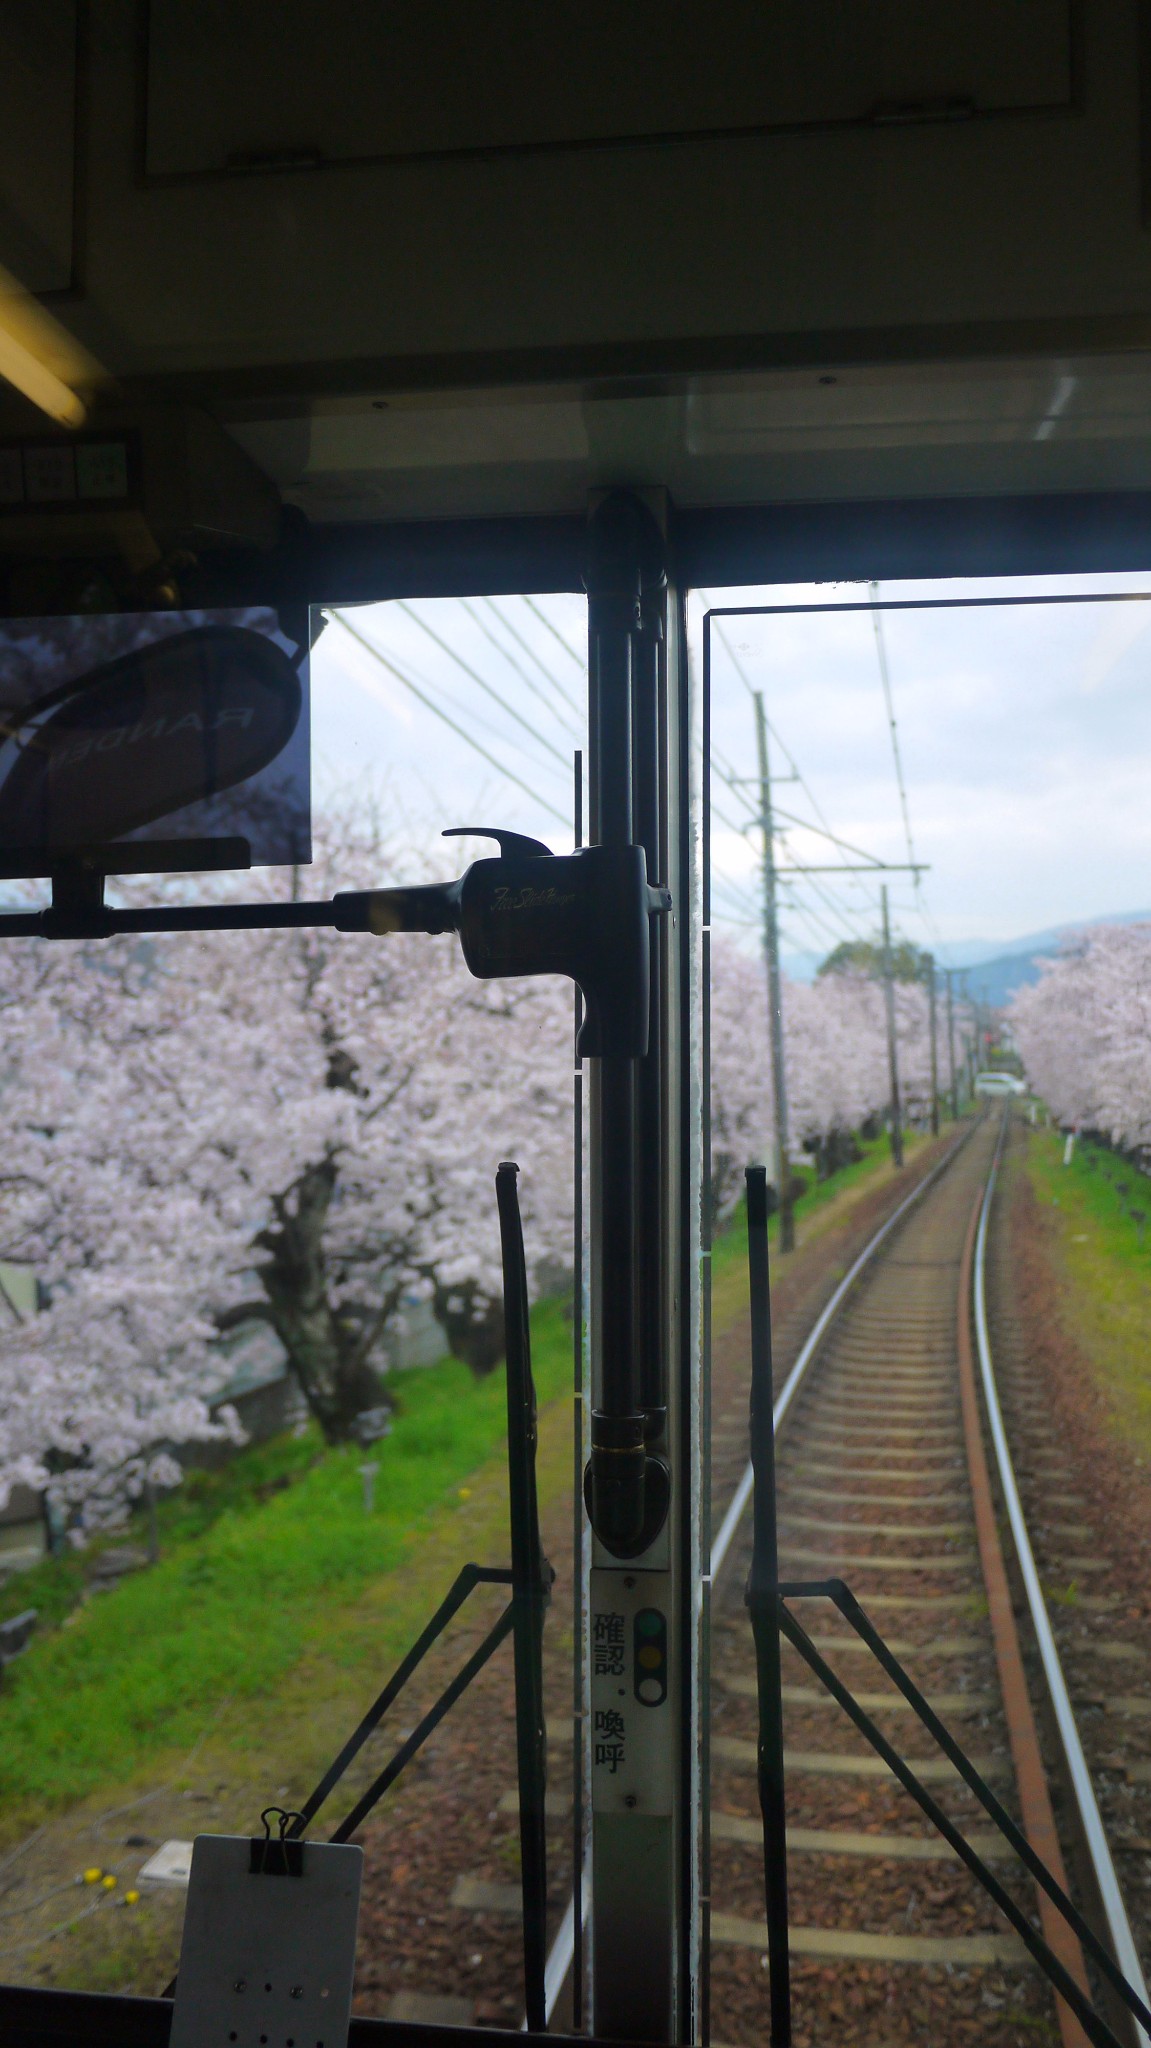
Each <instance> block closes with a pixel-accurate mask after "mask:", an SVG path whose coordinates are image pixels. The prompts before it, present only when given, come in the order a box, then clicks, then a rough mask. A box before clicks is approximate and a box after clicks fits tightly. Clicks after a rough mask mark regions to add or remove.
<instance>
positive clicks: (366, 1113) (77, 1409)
mask: <svg viewBox="0 0 1151 2048" xmlns="http://www.w3.org/2000/svg"><path fill="white" fill-rule="evenodd" d="M388 856H389V850H388V849H387V848H386V847H384V846H383V845H382V844H381V843H380V837H379V834H378V832H377V831H375V830H374V829H371V828H370V826H367V825H365V822H364V821H363V820H360V821H358V822H356V821H353V823H352V824H351V825H350V826H345V828H344V829H342V830H341V831H338V832H333V833H329V834H328V835H327V839H326V843H325V845H324V848H323V851H322V854H321V857H320V859H319V860H318V861H317V864H316V867H315V868H313V869H312V870H311V871H310V874H309V877H308V879H309V886H310V887H314V888H315V889H316V892H317V893H325V894H326V893H329V892H330V890H331V889H332V888H333V887H335V886H343V887H348V886H351V887H355V886H364V885H366V884H368V883H370V882H378V881H379V880H380V879H381V875H382V874H384V875H386V874H387V873H388V872H389V871H390V870H392V869H393V867H394V863H393V861H392V860H391V859H390V858H389V857H388ZM283 886H284V878H283V876H282V875H277V874H275V873H267V874H265V875H263V876H262V877H252V878H247V877H246V878H245V888H246V890H251V889H255V890H259V889H264V890H266V891H267V892H268V893H269V894H272V893H275V892H277V891H282V889H283ZM571 1015H572V1007H571V990H570V984H567V983H561V982H548V981H543V980H539V981H536V980H532V981H524V982H520V983H493V984H481V983H477V982H475V981H473V980H472V978H471V976H470V975H469V974H468V972H467V970H466V968H465V967H464V965H463V962H462V960H461V958H460V956H459V953H458V949H457V948H456V946H455V943H454V941H452V940H451V939H450V938H444V939H438V940H437V939H428V938H424V937H414V936H413V937H408V938H390V939H386V940H380V939H374V938H372V937H363V936H360V935H350V934H338V933H332V932H327V931H300V932H262V933H244V934H240V933H213V934H197V935H181V936H179V937H165V938H163V939H158V940H156V941H154V942H151V941H150V942H147V943H141V942H139V941H131V940H126V939H118V940H114V941H108V942H105V943H104V944H102V945H99V946H96V945H92V946H83V947H79V946H57V947H49V946H46V945H44V944H43V942H39V941H21V942H10V943H9V944H8V945H7V946H6V947H5V948H3V949H2V950H0V1072H2V1073H3V1076H4V1080H3V1083H2V1085H0V1101H2V1103H3V1109H4V1116H5V1132H6V1138H7V1141H8V1142H7V1146H6V1161H5V1170H4V1171H3V1173H0V1257H4V1258H7V1259H9V1260H18V1261H21V1262H24V1263H27V1264H30V1265H32V1266H33V1267H34V1269H35V1270H36V1272H37V1274H38V1275H39V1277H40V1278H41V1280H42V1281H44V1282H45V1284H46V1287H47V1290H48V1296H49V1302H50V1306H49V1307H48V1309H47V1310H46V1311H45V1312H44V1313H42V1314H40V1315H38V1316H36V1317H35V1318H33V1319H29V1321H28V1322H27V1323H26V1324H23V1323H22V1324H18V1325H16V1326H15V1327H13V1328H12V1329H11V1330H10V1331H9V1332H8V1333H7V1335H6V1337H5V1340H4V1343H3V1347H2V1349H0V1484H3V1483H5V1482H7V1483H9V1484H10V1483H11V1481H12V1479H14V1478H21V1479H24V1480H26V1481H28V1482H30V1483H32V1484H34V1485H39V1486H49V1487H50V1489H51V1490H52V1492H53V1493H54V1494H55V1496H56V1497H57V1498H58V1499H59V1500H61V1501H65V1502H68V1503H71V1504H73V1505H77V1504H82V1505H83V1511H84V1514H85V1515H86V1516H87V1517H88V1519H94V1518H96V1517H97V1516H99V1515H100V1514H103V1513H104V1512H105V1511H106V1510H108V1509H109V1507H111V1506H113V1505H114V1504H115V1503H116V1502H118V1501H122V1500H123V1499H124V1497H125V1496H126V1495H129V1494H130V1493H131V1492H132V1491H133V1490H134V1489H135V1488H137V1487H138V1486H139V1484H141V1483H142V1479H143V1477H144V1476H145V1475H146V1474H149V1473H150V1476H152V1477H153V1478H157V1477H163V1478H171V1477H172V1476H173V1472H172V1466H171V1462H170V1459H168V1456H167V1450H166V1446H167V1445H169V1444H178V1443H180V1442H184V1441H187V1440H188V1439H189V1438H191V1437H194V1436H197V1435H208V1434H211V1433H213V1432H214V1431H219V1430H221V1429H226V1428H227V1427H228V1426H229V1422H228V1418H227V1417H226V1416H225V1417H223V1418H219V1417H217V1418H216V1419H213V1416H212V1414H211V1412H210V1409H209V1405H208V1404H209V1402H210V1400H211V1397H212V1394H213V1393H214V1392H217V1391H218V1389H219V1387H220V1384H221V1382H222V1381H223V1379H224V1378H225V1377H226V1365H225V1363H224V1361H223V1360H222V1358H221V1354H220V1349H219V1345H218V1342H217V1339H218V1337H219V1334H220V1332H221V1331H222V1330H226V1329H227V1328H228V1327H229V1326H230V1325H234V1324H236V1323H238V1322H241V1321H244V1320H247V1319H248V1318H250V1317H252V1316H253V1315H258V1316H261V1317H263V1318H264V1319H265V1320H266V1321H268V1322H270V1323H271V1324H272V1325H273V1327H274V1328H275V1330H276V1332H277V1334H278V1336H279V1337H280V1339H281V1341H282V1343H283V1345H284V1347H285V1350H286V1352H287V1355H288V1359H289V1362H290V1364H291V1366H292V1368H293V1370H294V1372H295V1374H296V1377H297V1378H298V1380H299V1383H300V1386H301V1388H302V1390H303V1392H304V1394H305V1397H306V1399H307V1401H308V1403H309V1406H310V1407H311V1409H312V1411H313V1413H314V1414H315V1415H316V1416H317V1418H318V1420H319V1421H320V1423H321V1425H322V1427H323V1429H324V1431H325V1434H326V1435H327V1436H328V1438H329V1439H330V1440H332V1441H339V1440H340V1439H341V1438H344V1437H346V1436H348V1435H349V1434H350V1433H352V1432H353V1431H354V1429H355V1427H356V1418H357V1416H358V1415H360V1414H361V1413H362V1411H363V1410H364V1409H365V1408H370V1407H374V1406H376V1405H378V1404H379V1403H380V1402H381V1400H382V1399H384V1398H386V1397H384V1396H383V1395H382V1393H381V1386H380V1377H379V1371H380V1367H381V1365H382V1363H383V1349H382V1347H383V1339H384V1336H385V1333H386V1331H387V1329H388V1325H389V1323H390V1322H391V1321H392V1320H393V1319H394V1318H395V1317H396V1315H397V1313H398V1312H399V1307H400V1302H401V1297H402V1296H403V1294H404V1293H405V1292H406V1291H407V1290H408V1289H410V1287H411V1286H412V1285H413V1283H414V1284H416V1285H418V1286H423V1287H424V1288H425V1289H427V1290H428V1291H430V1292H432V1293H434V1295H435V1297H436V1300H437V1305H438V1306H439V1308H440V1310H441V1313H442V1316H443V1319H444V1321H445V1325H446V1327H447V1328H448V1330H449V1334H451V1335H452V1336H453V1337H454V1339H455V1342H456V1344H457V1347H458V1348H461V1349H462V1350H464V1351H465V1352H468V1351H469V1348H470V1350H471V1355H472V1356H473V1357H475V1358H476V1361H477V1363H491V1362H493V1358H494V1355H498V1350H499V1348H500V1347H499V1335H500V1332H499V1330H498V1327H497V1328H496V1329H495V1330H494V1331H493V1323H494V1324H496V1325H498V1303H499V1296H500V1270H499V1244H498V1230H497V1226H496V1218H495V1208H494V1199H493V1193H492V1180H493V1175H494V1169H495V1165H496V1163H497V1161H498V1159H499V1158H500V1157H505V1156H509V1155H512V1156H517V1155H518V1156H519V1157H520V1159H521V1161H522V1164H523V1168H524V1174H523V1183H522V1198H523V1207H524V1216H525V1229H526V1233H527V1236H528V1241H529V1243H530V1245H531V1247H532V1251H533V1254H534V1255H535V1256H536V1257H537V1258H545V1259H548V1260H550V1261H551V1262H552V1264H553V1266H554V1264H555V1263H556V1262H557V1261H560V1260H562V1259H564V1258H565V1257H567V1256H568V1253H569V1245H570V1229H571V1164H570V1115H569V1113H568V1112H569V1104H570V1045H571ZM477 1333H478V1334H479V1336H480V1337H482V1338H483V1340H484V1341H483V1343H482V1344H480V1346H479V1350H478V1351H477ZM157 1458H159V1459H160V1460H161V1463H159V1464H156V1463H155V1460H156V1459H157ZM149 1459H152V1460H153V1463H152V1464H151V1466H149V1463H148V1460H149ZM165 1460H167V1462H164V1461H165Z"/></svg>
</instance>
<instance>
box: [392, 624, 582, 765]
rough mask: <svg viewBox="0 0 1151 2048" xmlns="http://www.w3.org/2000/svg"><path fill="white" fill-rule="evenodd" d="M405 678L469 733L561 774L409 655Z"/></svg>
mask: <svg viewBox="0 0 1151 2048" xmlns="http://www.w3.org/2000/svg"><path fill="white" fill-rule="evenodd" d="M374 652H375V658H376V659H377V660H379V659H380V658H381V657H380V650H378V649H376V650H374ZM403 675H404V680H405V682H407V683H408V684H409V685H414V686H415V688H417V689H419V690H423V691H425V692H426V693H427V694H428V695H429V696H431V697H434V698H435V701H436V703H437V705H439V706H441V707H446V708H447V710H448V711H451V712H454V714H455V716H456V717H457V718H461V719H463V720H464V721H465V723H466V724H467V726H468V728H469V730H471V731H474V732H478V733H486V734H487V735H488V736H489V737H490V738H491V739H493V740H494V741H495V742H496V743H497V745H499V746H502V747H514V749H515V751H516V753H517V754H519V755H521V756H522V758H523V760H525V761H526V762H527V763H528V764H529V766H530V767H532V768H535V769H538V770H539V772H540V774H542V775H556V774H558V772H559V771H558V769H556V768H553V766H552V764H551V762H550V761H548V760H541V759H540V758H539V757H538V755H537V754H536V753H535V752H534V750H533V749H532V748H531V747H530V746H529V745H528V744H527V743H526V741H524V740H523V739H521V738H520V736H519V734H518V733H516V732H509V731H508V729H507V727H506V726H504V725H501V724H500V723H499V722H498V720H497V719H496V717H495V716H494V715H490V716H489V715H486V713H485V712H484V711H477V710H476V708H475V705H474V703H465V702H464V701H463V699H462V698H460V697H457V696H456V695H454V693H453V692H452V691H451V690H448V689H445V688H444V685H443V684H442V683H440V682H435V683H433V682H432V681H431V680H430V679H429V678H428V677H427V676H426V675H424V674H423V673H422V671H421V670H420V669H418V668H416V666H415V664H414V663H413V662H411V661H409V660H408V658H407V656H406V655H405V657H404V668H403ZM381 687H382V686H381Z"/></svg>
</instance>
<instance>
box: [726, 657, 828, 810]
mask: <svg viewBox="0 0 1151 2048" xmlns="http://www.w3.org/2000/svg"><path fill="white" fill-rule="evenodd" d="M713 623H714V631H715V634H716V637H717V639H719V640H720V641H721V642H722V644H723V646H724V648H725V649H726V652H727V655H728V658H729V660H730V662H731V665H732V667H733V668H734V670H735V672H736V675H737V676H738V677H739V680H740V682H741V683H742V684H743V687H744V689H745V690H746V691H747V694H748V696H749V697H751V698H753V699H754V697H755V689H754V687H753V685H752V683H751V682H750V680H749V678H748V676H747V674H746V672H745V670H744V668H743V665H742V663H741V662H740V659H739V656H738V655H737V654H736V651H735V649H734V647H733V646H732V644H731V641H730V640H729V639H728V637H727V634H726V632H725V631H724V629H723V627H722V625H721V624H720V623H719V620H718V619H716V620H715V621H714V622H713ZM767 730H768V732H769V734H770V736H771V738H772V739H773V740H774V742H775V744H776V746H777V747H778V748H779V751H780V753H781V754H782V755H783V758H784V760H785V761H786V762H787V765H788V767H789V768H790V770H791V772H792V774H793V775H794V777H795V779H796V781H797V782H798V783H799V786H800V788H801V789H802V790H803V792H804V794H805V795H806V797H807V801H808V803H809V804H810V805H811V808H812V810H813V811H814V812H815V815H816V817H817V818H818V819H819V821H820V823H821V824H822V825H824V826H827V814H826V812H825V811H824V810H823V807H822V805H821V804H820V803H819V802H818V800H817V798H816V796H815V793H814V791H813V789H812V787H811V784H810V783H809V782H808V780H807V777H806V776H805V775H804V773H803V770H802V769H801V768H800V766H799V763H798V761H797V760H796V758H795V755H794V754H793V753H792V752H791V749H790V747H788V745H787V743H786V741H785V740H783V739H782V738H781V736H780V734H779V732H778V731H777V729H776V727H775V726H774V725H773V724H772V722H771V720H770V718H769V719H768V720H767ZM828 829H829V830H830V827H828Z"/></svg>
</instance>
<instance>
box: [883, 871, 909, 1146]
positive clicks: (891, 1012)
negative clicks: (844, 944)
mask: <svg viewBox="0 0 1151 2048" xmlns="http://www.w3.org/2000/svg"><path fill="white" fill-rule="evenodd" d="M879 893H880V897H881V899H882V902H883V1003H884V1008H885V1009H886V1011H887V1072H888V1075H889V1078H890V1081H891V1157H892V1159H893V1160H894V1162H895V1164H896V1166H902V1165H903V1112H902V1109H901V1107H900V1101H899V1056H898V1053H897V1050H896V1045H895V975H894V973H893V971H892V964H891V924H890V921H889V919H888V913H887V883H886V882H884V883H882V885H881V887H880V891H879Z"/></svg>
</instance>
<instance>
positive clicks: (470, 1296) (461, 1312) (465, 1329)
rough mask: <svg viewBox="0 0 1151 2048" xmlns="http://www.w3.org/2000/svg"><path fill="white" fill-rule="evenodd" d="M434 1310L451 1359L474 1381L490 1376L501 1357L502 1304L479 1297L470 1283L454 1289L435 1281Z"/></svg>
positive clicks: (476, 1290) (502, 1341)
mask: <svg viewBox="0 0 1151 2048" xmlns="http://www.w3.org/2000/svg"><path fill="white" fill-rule="evenodd" d="M434 1307H435V1312H436V1321H437V1322H439V1323H442V1325H443V1330H444V1335H445V1337H446V1338H447V1340H448V1349H449V1351H450V1352H451V1354H452V1357H453V1358H462V1359H463V1361H464V1364H465V1365H470V1366H471V1369H472V1371H473V1372H474V1373H475V1374H476V1376H477V1378H480V1379H482V1378H483V1377H484V1375H485V1374H487V1373H489V1372H494V1371H495V1369H496V1367H497V1365H498V1364H499V1362H500V1360H501V1359H502V1357H503V1355H504V1305H503V1302H502V1301H499V1300H493V1298H492V1297H491V1295H488V1294H481V1293H480V1291H479V1289H478V1288H477V1287H476V1284H475V1282H474V1281H473V1280H464V1281H462V1282H461V1283H460V1284H459V1285H458V1286H456V1287H444V1286H442V1285H440V1283H439V1282H438V1281H437V1283H436V1295H435V1303H434Z"/></svg>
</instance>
